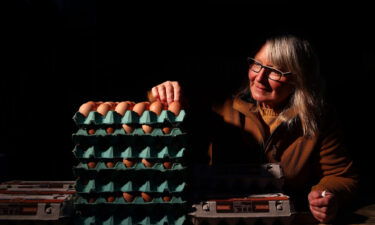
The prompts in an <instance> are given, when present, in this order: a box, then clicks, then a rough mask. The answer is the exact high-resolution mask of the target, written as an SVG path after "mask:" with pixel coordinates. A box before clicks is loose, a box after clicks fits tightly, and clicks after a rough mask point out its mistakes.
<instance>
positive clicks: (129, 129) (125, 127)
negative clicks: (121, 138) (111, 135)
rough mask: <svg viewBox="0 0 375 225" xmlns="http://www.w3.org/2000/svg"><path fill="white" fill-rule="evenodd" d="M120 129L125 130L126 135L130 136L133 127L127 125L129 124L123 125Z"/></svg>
mask: <svg viewBox="0 0 375 225" xmlns="http://www.w3.org/2000/svg"><path fill="white" fill-rule="evenodd" d="M122 128H123V129H124V130H125V133H127V134H131V133H132V132H133V131H134V127H133V125H129V124H123V125H122Z"/></svg>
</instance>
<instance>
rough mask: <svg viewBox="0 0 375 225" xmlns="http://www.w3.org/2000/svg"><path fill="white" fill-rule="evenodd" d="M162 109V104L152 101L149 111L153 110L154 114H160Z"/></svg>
mask: <svg viewBox="0 0 375 225" xmlns="http://www.w3.org/2000/svg"><path fill="white" fill-rule="evenodd" d="M162 110H163V104H162V103H161V102H159V101H156V102H153V103H152V104H151V105H150V111H152V112H154V113H155V114H156V115H160V113H161V111H162Z"/></svg>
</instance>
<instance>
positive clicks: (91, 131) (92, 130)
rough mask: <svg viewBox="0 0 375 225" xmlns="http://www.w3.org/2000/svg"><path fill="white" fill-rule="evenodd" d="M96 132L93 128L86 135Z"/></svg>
mask: <svg viewBox="0 0 375 225" xmlns="http://www.w3.org/2000/svg"><path fill="white" fill-rule="evenodd" d="M95 132H96V130H95V129H94V128H91V129H89V130H88V131H87V133H88V134H95Z"/></svg>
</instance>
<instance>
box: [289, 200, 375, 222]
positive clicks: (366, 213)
mask: <svg viewBox="0 0 375 225" xmlns="http://www.w3.org/2000/svg"><path fill="white" fill-rule="evenodd" d="M292 224H293V225H310V224H311V225H312V224H324V223H319V222H317V221H316V220H315V219H314V218H313V217H312V215H311V213H308V212H305V213H297V214H296V215H295V218H294V220H293V223H292ZM328 224H332V225H336V224H337V225H338V224H340V225H360V224H362V225H364V224H375V203H373V204H370V205H364V206H361V207H360V208H358V209H356V210H354V211H353V212H346V213H342V214H339V215H338V216H337V219H336V220H335V221H334V222H332V223H328Z"/></svg>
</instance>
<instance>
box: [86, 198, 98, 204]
mask: <svg viewBox="0 0 375 225" xmlns="http://www.w3.org/2000/svg"><path fill="white" fill-rule="evenodd" d="M95 201H96V198H95V197H91V198H89V200H88V201H87V202H88V203H94V202H95Z"/></svg>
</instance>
